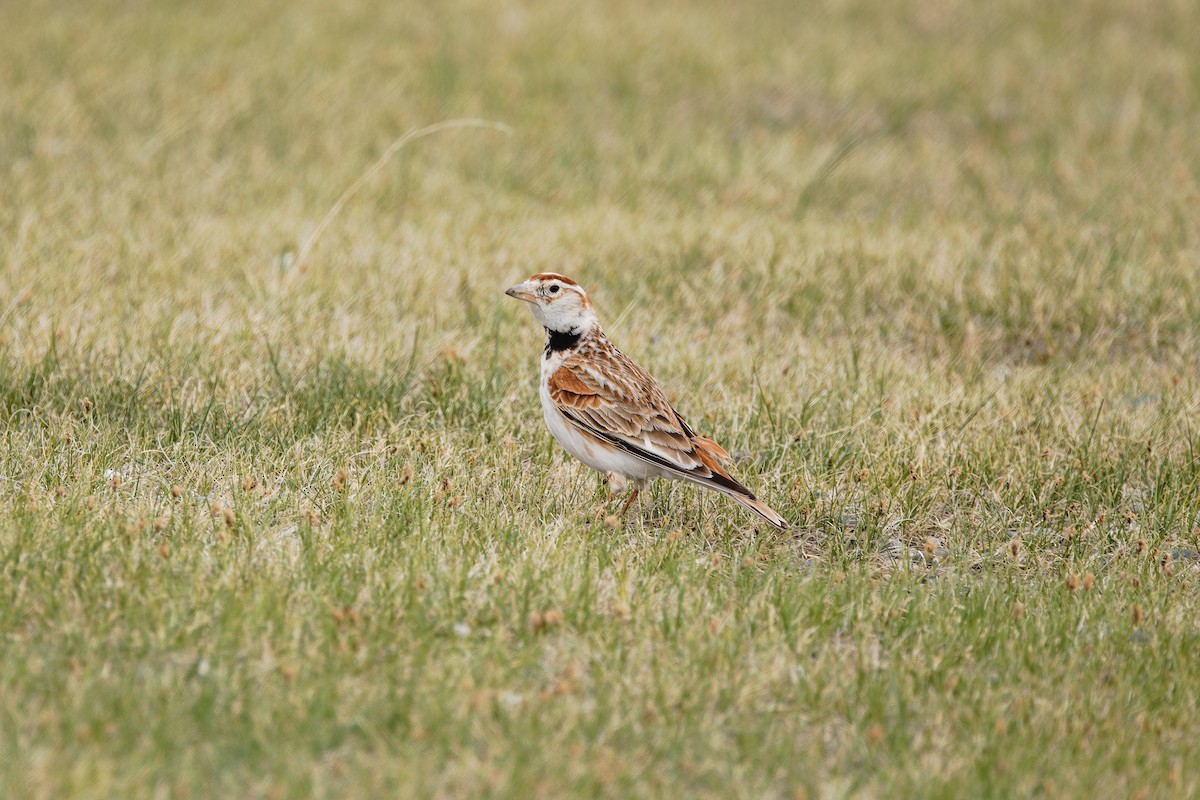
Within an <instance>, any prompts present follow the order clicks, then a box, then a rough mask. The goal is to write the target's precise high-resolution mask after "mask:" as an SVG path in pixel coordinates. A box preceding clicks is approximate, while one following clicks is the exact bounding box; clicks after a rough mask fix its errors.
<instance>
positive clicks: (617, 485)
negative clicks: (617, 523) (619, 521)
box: [596, 472, 628, 519]
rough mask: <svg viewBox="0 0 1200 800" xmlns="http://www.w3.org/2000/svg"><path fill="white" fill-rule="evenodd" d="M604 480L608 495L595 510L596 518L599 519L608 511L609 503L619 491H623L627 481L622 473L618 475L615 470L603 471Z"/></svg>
mask: <svg viewBox="0 0 1200 800" xmlns="http://www.w3.org/2000/svg"><path fill="white" fill-rule="evenodd" d="M604 482H605V483H606V484H608V497H607V498H606V499H605V501H604V502H603V503H602V504H601V505H600V508H599V510H598V511H597V512H596V519H601V518H602V517H604V515H605V514H606V513H607V512H608V505H609V503H611V502H612V501H613V500H614V499H615V498H616V497H617V496H618V495H620V494H621V492H623V491H625V486H626V485H627V483H628V481H626V479H625V476H624V475H620V474H618V473H616V472H608V473H605V475H604ZM621 513H624V512H621Z"/></svg>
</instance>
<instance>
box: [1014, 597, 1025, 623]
mask: <svg viewBox="0 0 1200 800" xmlns="http://www.w3.org/2000/svg"><path fill="white" fill-rule="evenodd" d="M1024 616H1025V606H1024V605H1023V604H1022V603H1019V602H1018V603H1014V604H1013V609H1012V618H1013V621H1014V622H1020V620H1021V618H1022V617H1024Z"/></svg>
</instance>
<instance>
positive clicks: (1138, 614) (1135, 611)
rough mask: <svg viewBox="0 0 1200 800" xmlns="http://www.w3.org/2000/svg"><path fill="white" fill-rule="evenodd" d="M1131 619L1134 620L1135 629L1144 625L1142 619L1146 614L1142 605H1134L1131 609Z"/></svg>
mask: <svg viewBox="0 0 1200 800" xmlns="http://www.w3.org/2000/svg"><path fill="white" fill-rule="evenodd" d="M1130 617H1131V618H1132V620H1133V624H1134V626H1135V627H1136V626H1138V625H1141V624H1142V619H1143V618H1144V617H1145V614H1144V613H1143V612H1142V604H1141V603H1134V604H1133V608H1131V609H1130Z"/></svg>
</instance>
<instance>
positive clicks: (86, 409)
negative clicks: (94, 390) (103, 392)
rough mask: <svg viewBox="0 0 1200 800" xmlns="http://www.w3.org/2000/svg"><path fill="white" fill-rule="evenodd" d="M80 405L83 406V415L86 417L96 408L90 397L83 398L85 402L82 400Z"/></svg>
mask: <svg viewBox="0 0 1200 800" xmlns="http://www.w3.org/2000/svg"><path fill="white" fill-rule="evenodd" d="M79 404H80V405H81V406H83V413H84V414H85V415H87V414H91V413H92V409H93V408H95V407H96V404H95V403H93V402H92V400H91V398H90V397H85V398H83V400H81V401H80V403H79Z"/></svg>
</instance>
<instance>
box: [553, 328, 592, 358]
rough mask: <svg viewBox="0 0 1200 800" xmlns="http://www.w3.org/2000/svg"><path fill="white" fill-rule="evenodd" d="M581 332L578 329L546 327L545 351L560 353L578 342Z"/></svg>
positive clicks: (581, 336) (581, 335)
mask: <svg viewBox="0 0 1200 800" xmlns="http://www.w3.org/2000/svg"><path fill="white" fill-rule="evenodd" d="M582 338H583V334H582V333H579V332H578V331H552V330H550V329H549V328H546V352H548V353H549V352H555V353H560V352H562V351H563V350H570V349H571V348H572V347H574V346H575V345H577V344H579V340H580V339H582Z"/></svg>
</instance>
